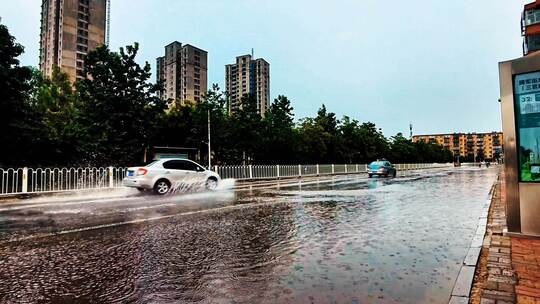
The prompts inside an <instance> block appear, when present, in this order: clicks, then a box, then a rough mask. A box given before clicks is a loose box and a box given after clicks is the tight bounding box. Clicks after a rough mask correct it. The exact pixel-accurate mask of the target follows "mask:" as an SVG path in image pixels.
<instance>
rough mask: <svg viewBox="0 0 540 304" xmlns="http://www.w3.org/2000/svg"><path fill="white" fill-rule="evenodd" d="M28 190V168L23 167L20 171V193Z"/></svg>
mask: <svg viewBox="0 0 540 304" xmlns="http://www.w3.org/2000/svg"><path fill="white" fill-rule="evenodd" d="M26 192H28V168H27V167H24V168H23V171H22V193H26Z"/></svg>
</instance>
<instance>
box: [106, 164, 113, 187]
mask: <svg viewBox="0 0 540 304" xmlns="http://www.w3.org/2000/svg"><path fill="white" fill-rule="evenodd" d="M107 173H108V175H109V188H114V168H113V167H112V166H111V167H109V168H107Z"/></svg>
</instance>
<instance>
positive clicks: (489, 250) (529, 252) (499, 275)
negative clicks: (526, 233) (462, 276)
mask: <svg viewBox="0 0 540 304" xmlns="http://www.w3.org/2000/svg"><path fill="white" fill-rule="evenodd" d="M503 177H504V175H503V176H502V177H501V179H500V180H499V182H498V183H497V185H496V187H495V189H494V191H495V192H494V194H493V200H492V202H491V208H490V211H489V218H488V225H487V231H486V235H485V237H484V244H483V248H482V253H481V258H480V262H479V263H478V265H477V269H476V274H475V278H474V284H473V290H472V296H471V301H470V303H474V304H477V303H481V304H506V303H518V304H522V303H523V304H529V303H531V304H540V240H539V239H528V238H519V237H510V236H505V235H504V234H503V233H504V230H505V229H506V212H505V205H504V199H505V197H504V183H501V181H502V180H503ZM501 188H502V189H501Z"/></svg>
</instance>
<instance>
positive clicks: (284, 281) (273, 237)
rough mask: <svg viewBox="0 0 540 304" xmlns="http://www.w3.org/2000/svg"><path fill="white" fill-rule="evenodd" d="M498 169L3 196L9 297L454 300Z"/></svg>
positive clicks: (1, 224)
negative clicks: (162, 192) (188, 189)
mask: <svg viewBox="0 0 540 304" xmlns="http://www.w3.org/2000/svg"><path fill="white" fill-rule="evenodd" d="M496 175H497V169H496V168H493V169H489V170H488V169H474V168H470V169H465V168H464V169H458V170H429V171H416V172H410V173H403V174H401V175H400V176H399V177H398V178H395V179H368V178H366V177H365V176H357V175H356V176H355V175H348V176H338V177H326V178H312V179H309V180H304V181H301V182H300V181H297V180H287V181H281V182H280V183H279V184H277V183H276V182H273V181H272V182H259V183H257V184H237V185H236V187H234V188H228V187H225V189H222V190H220V191H217V192H214V193H200V194H187V195H181V196H169V197H154V196H148V195H139V194H136V193H133V192H125V193H118V192H113V193H106V194H101V195H98V194H96V193H94V194H92V195H90V196H87V197H75V198H73V197H60V198H50V197H49V198H40V199H34V200H29V201H24V202H8V203H3V204H0V281H1V282H2V284H0V302H2V303H4V302H6V303H51V302H53V303H446V302H447V301H448V298H449V295H450V291H451V288H452V286H453V284H454V281H455V279H456V277H457V274H458V272H459V267H460V265H461V263H462V261H463V258H464V257H465V255H466V253H467V248H468V245H469V244H470V241H471V239H472V237H473V235H474V232H475V229H476V224H477V219H478V216H479V214H480V210H481V208H482V205H483V203H484V202H485V200H486V198H487V196H488V192H489V190H490V188H491V185H492V184H493V182H494V181H495V179H496ZM230 186H232V184H231V185H230ZM122 191H128V190H122Z"/></svg>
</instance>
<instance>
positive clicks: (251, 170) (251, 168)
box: [248, 165, 253, 179]
mask: <svg viewBox="0 0 540 304" xmlns="http://www.w3.org/2000/svg"><path fill="white" fill-rule="evenodd" d="M248 168H249V178H250V179H252V178H253V167H252V166H251V165H249V166H248Z"/></svg>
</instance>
